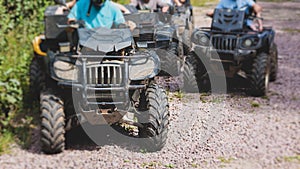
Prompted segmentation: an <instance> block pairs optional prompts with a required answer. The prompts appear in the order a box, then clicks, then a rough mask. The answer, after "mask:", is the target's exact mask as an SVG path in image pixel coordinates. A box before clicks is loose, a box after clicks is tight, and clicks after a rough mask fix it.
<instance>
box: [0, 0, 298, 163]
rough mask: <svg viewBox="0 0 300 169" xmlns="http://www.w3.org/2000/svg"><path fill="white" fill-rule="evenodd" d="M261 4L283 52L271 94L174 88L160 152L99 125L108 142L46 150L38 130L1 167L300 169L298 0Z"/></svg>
mask: <svg viewBox="0 0 300 169" xmlns="http://www.w3.org/2000/svg"><path fill="white" fill-rule="evenodd" d="M261 5H262V6H263V7H264V9H265V10H264V17H265V20H264V23H265V24H266V25H270V24H271V23H272V24H274V27H275V29H276V31H277V35H276V43H277V44H278V47H279V57H280V58H279V75H278V80H277V81H276V82H274V83H271V84H270V91H269V93H268V95H269V96H268V97H264V98H254V97H248V96H246V95H245V94H244V93H243V92H233V93H229V94H218V95H206V94H184V95H183V98H181V97H180V95H179V96H178V94H176V93H170V94H169V96H170V111H171V123H170V132H169V139H168V141H167V145H166V146H165V147H164V148H163V149H162V150H161V151H159V152H155V153H145V152H143V151H141V150H140V149H139V148H138V147H135V146H134V144H130V143H129V142H128V140H127V139H126V138H124V140H125V142H124V141H120V140H116V139H114V136H115V135H116V134H117V133H115V132H112V133H111V132H108V131H107V129H108V128H106V127H100V128H99V131H104V130H105V131H107V132H105V133H106V134H103V136H101V139H102V142H103V145H100V146H98V145H94V144H92V143H91V142H90V141H89V140H88V139H85V138H84V137H83V136H82V135H83V133H82V132H81V131H78V130H77V131H76V132H74V131H73V133H72V132H71V133H70V134H69V135H70V136H68V138H69V140H68V149H67V150H66V151H64V152H63V153H61V154H57V155H45V154H43V153H41V151H40V147H39V144H38V141H36V140H38V135H34V136H33V138H34V139H33V143H32V145H31V147H30V148H29V149H25V150H24V149H21V148H19V147H18V146H15V147H13V150H12V153H11V154H8V155H2V156H0V168H7V169H11V168H255V169H260V168H294V169H299V168H300V90H299V89H300V76H299V74H300V68H299V66H300V58H299V57H300V43H299V38H300V2H284V3H280V4H277V3H266V2H262V3H261ZM212 8H213V6H209V7H208V8H196V9H195V15H196V16H197V17H196V24H197V26H205V25H209V22H210V19H209V18H205V17H204V15H203V14H204V13H205V12H206V11H207V10H208V9H212ZM109 130H110V129H109ZM99 133H100V132H99ZM101 133H103V132H101ZM76 136H78V137H76ZM70 138H72V143H69V141H70ZM126 140H127V141H126Z"/></svg>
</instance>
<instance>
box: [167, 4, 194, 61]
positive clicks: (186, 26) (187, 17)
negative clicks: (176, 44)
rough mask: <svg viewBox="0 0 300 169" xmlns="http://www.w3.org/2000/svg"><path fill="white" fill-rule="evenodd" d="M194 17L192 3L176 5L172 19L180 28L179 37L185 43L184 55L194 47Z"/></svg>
mask: <svg viewBox="0 0 300 169" xmlns="http://www.w3.org/2000/svg"><path fill="white" fill-rule="evenodd" d="M193 17H194V16H193V10H192V6H191V5H190V4H187V5H183V6H175V7H174V12H173V15H172V21H173V23H174V24H175V25H177V27H178V28H179V29H178V31H179V37H180V41H181V43H182V44H183V45H182V46H183V54H184V55H187V54H188V53H189V52H190V50H191V47H192V42H191V35H192V32H193V30H194V18H193Z"/></svg>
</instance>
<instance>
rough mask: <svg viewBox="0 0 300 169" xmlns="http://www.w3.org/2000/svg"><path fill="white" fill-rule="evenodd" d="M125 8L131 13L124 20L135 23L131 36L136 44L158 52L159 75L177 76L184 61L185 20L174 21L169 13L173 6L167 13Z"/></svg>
mask: <svg viewBox="0 0 300 169" xmlns="http://www.w3.org/2000/svg"><path fill="white" fill-rule="evenodd" d="M127 8H128V9H129V10H130V11H131V12H132V14H129V15H125V20H126V21H128V22H132V23H134V24H135V25H136V27H135V29H134V30H133V36H134V39H135V41H136V43H137V46H138V47H139V48H144V49H148V50H153V51H155V52H156V53H157V54H158V56H159V58H160V60H161V70H162V71H160V74H159V75H160V76H170V75H171V76H178V75H179V74H180V73H181V67H182V66H183V63H184V62H183V60H184V53H183V43H182V34H183V32H184V30H185V29H184V28H185V27H187V26H186V25H187V24H186V20H185V19H182V18H181V22H180V23H179V22H178V23H176V22H174V21H175V20H176V19H174V16H173V15H171V14H173V13H174V9H173V8H171V9H172V10H170V11H169V13H163V12H160V11H156V12H153V11H138V10H134V9H135V7H132V6H129V5H128V6H127ZM177 18H179V17H177ZM177 20H178V19H177ZM181 28H183V29H181ZM180 30H181V32H180ZM187 34H188V33H187ZM186 36H187V37H188V35H186ZM186 39H189V38H186Z"/></svg>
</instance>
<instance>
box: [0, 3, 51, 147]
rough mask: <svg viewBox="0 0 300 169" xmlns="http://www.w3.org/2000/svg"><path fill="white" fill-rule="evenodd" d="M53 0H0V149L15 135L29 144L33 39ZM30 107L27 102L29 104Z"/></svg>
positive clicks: (20, 140)
mask: <svg viewBox="0 0 300 169" xmlns="http://www.w3.org/2000/svg"><path fill="white" fill-rule="evenodd" d="M52 3H53V0H39V1H35V0H26V1H21V0H0V18H1V20H0V37H1V39H0V46H1V48H0V138H1V139H0V153H1V152H3V151H4V152H6V151H7V150H6V149H5V148H7V147H8V146H7V145H6V144H8V143H9V142H11V140H12V139H16V140H17V142H18V143H19V144H21V145H23V146H24V145H26V144H27V143H28V142H29V141H28V140H29V139H30V130H29V129H30V124H31V123H32V120H33V118H32V117H33V114H30V113H27V112H29V111H28V110H26V109H25V107H26V105H24V101H25V100H26V97H24V95H25V93H26V92H27V89H28V84H29V77H28V70H29V62H30V60H31V58H32V55H33V52H32V48H31V40H32V39H33V38H34V36H36V35H38V34H40V33H41V32H42V31H43V29H44V27H43V18H44V10H45V8H46V7H47V6H49V5H50V4H52ZM27 107H28V106H27Z"/></svg>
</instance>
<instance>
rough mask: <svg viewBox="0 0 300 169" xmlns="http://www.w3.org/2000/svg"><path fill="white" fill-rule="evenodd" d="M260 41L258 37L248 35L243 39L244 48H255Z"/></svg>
mask: <svg viewBox="0 0 300 169" xmlns="http://www.w3.org/2000/svg"><path fill="white" fill-rule="evenodd" d="M258 43H259V38H258V37H247V38H244V40H243V41H242V47H243V48H255V47H256V46H257V45H258Z"/></svg>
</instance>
